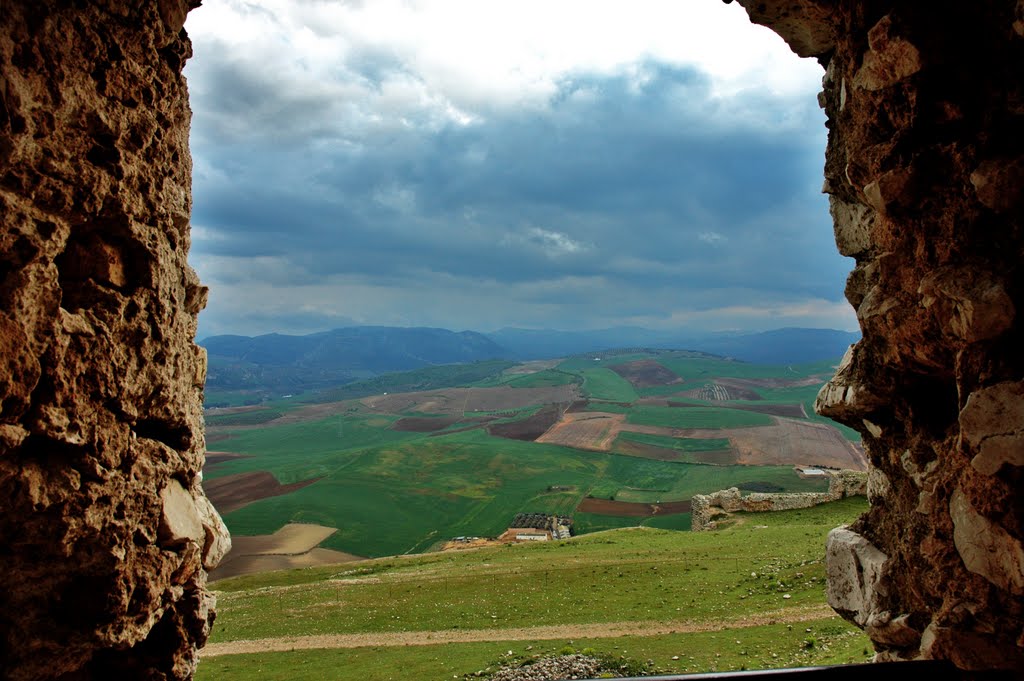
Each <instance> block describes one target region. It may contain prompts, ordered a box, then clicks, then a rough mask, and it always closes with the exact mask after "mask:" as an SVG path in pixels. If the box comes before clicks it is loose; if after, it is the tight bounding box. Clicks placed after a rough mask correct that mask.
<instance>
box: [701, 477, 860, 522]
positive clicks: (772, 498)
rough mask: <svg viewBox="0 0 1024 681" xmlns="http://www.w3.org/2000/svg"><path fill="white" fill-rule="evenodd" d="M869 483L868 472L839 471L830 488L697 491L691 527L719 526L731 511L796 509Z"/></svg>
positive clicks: (851, 492) (846, 494) (857, 490)
mask: <svg viewBox="0 0 1024 681" xmlns="http://www.w3.org/2000/svg"><path fill="white" fill-rule="evenodd" d="M867 483H868V477H867V474H865V473H862V472H861V471H836V472H835V473H832V474H831V475H830V477H829V481H828V491H827V492H796V493H774V492H752V493H750V494H748V495H746V496H743V495H742V493H741V492H740V490H739V488H738V487H730V488H729V489H724V490H721V491H718V492H713V493H711V494H696V495H694V497H693V498H692V499H691V500H690V505H691V516H690V517H691V519H692V521H691V523H692V524H691V528H690V529H692V530H693V531H694V532H701V531H703V530H713V529H715V528H716V527H717V526H718V524H717V521H716V520H715V517H717V516H721V515H726V514H729V513H737V512H745V513H763V512H767V511H793V510H795V509H798V508H811V507H812V506H817V505H819V504H826V503H828V502H830V501H838V500H839V499H845V498H846V497H850V496H864V495H865V494H866V493H867Z"/></svg>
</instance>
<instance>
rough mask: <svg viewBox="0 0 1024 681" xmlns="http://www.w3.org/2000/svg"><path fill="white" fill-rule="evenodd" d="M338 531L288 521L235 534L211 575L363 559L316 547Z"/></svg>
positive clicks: (234, 574) (211, 576)
mask: <svg viewBox="0 0 1024 681" xmlns="http://www.w3.org/2000/svg"><path fill="white" fill-rule="evenodd" d="M335 532H337V529H335V528H333V527H323V526H322V525H314V524H307V523H289V524H287V525H285V526H284V527H282V528H281V529H279V530H278V531H276V532H274V533H273V534H263V535H255V536H249V537H246V536H235V537H232V538H231V551H230V552H228V555H227V556H225V557H224V560H223V561H221V564H220V565H219V566H217V568H216V569H215V570H214V571H213V572H212V573H210V579H211V580H215V579H225V578H227V577H235V576H238V575H245V574H252V573H256V572H265V571H268V570H285V569H290V568H298V567H314V566H318V565H330V564H333V563H348V562H352V561H357V560H364V559H363V558H362V557H361V556H356V555H353V554H351V553H344V552H342V551H333V550H330V549H321V548H317V546H318V545H319V544H320V543H321V542H323V541H324V540H325V539H327V538H328V537H330V536H331V535H333V534H334V533H335Z"/></svg>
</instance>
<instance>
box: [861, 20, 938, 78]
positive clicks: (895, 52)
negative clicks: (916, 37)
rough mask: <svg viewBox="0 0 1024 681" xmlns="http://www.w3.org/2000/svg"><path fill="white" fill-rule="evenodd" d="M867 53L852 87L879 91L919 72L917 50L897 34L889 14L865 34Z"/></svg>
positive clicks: (919, 62)
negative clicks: (866, 35)
mask: <svg viewBox="0 0 1024 681" xmlns="http://www.w3.org/2000/svg"><path fill="white" fill-rule="evenodd" d="M868 47H869V49H868V51H867V52H866V53H865V54H864V62H863V64H862V66H861V67H860V70H859V71H857V75H856V76H855V77H854V79H853V84H854V87H859V88H863V89H865V90H880V89H882V88H885V87H889V86H890V85H893V84H894V83H897V82H899V81H901V80H903V79H904V78H907V77H908V76H912V75H913V74H915V73H917V72H918V71H920V70H921V68H922V64H921V53H920V52H919V51H918V49H917V47H915V46H914V45H913V44H911V43H910V42H909V41H908V40H906V39H905V38H903V37H901V36H899V35H897V34H896V31H895V30H894V27H893V21H892V17H891V15H886V16H884V17H882V19H881V20H879V22H878V23H877V24H875V25H874V26H873V27H872V28H871V30H870V31H868Z"/></svg>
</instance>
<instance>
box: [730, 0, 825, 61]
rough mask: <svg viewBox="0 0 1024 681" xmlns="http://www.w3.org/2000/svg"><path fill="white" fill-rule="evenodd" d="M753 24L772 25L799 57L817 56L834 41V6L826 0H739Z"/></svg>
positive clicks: (823, 52)
mask: <svg viewBox="0 0 1024 681" xmlns="http://www.w3.org/2000/svg"><path fill="white" fill-rule="evenodd" d="M739 3H740V4H741V5H743V7H744V9H746V10H747V14H748V15H749V16H750V20H751V21H752V22H754V23H755V24H763V25H765V26H769V27H771V29H772V30H773V31H775V32H776V33H778V34H779V35H781V36H782V37H783V38H784V39H785V40H786V43H788V44H789V47H790V48H791V49H792V50H793V51H794V52H796V53H797V54H798V55H800V56H801V57H817V56H819V55H823V54H825V53H827V52H828V51H829V50H831V49H832V47H833V45H834V44H835V39H836V30H837V28H838V23H837V22H836V17H835V12H834V9H833V8H832V7H831V6H830V4H829V3H828V2H827V1H825V0H739Z"/></svg>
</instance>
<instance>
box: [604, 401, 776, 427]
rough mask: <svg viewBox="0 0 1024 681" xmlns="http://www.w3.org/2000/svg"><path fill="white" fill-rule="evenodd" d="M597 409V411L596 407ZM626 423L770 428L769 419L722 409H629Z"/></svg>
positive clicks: (644, 407)
mask: <svg viewBox="0 0 1024 681" xmlns="http://www.w3.org/2000/svg"><path fill="white" fill-rule="evenodd" d="M595 408H597V407H595ZM626 420H627V421H628V422H630V423H636V424H637V425H642V426H663V427H666V428H744V427H747V426H770V425H771V424H772V423H773V421H772V418H771V417H770V416H767V415H765V414H758V413H757V412H753V411H743V410H741V409H725V408H721V407H649V406H635V407H630V408H629V409H628V411H627V412H626Z"/></svg>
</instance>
